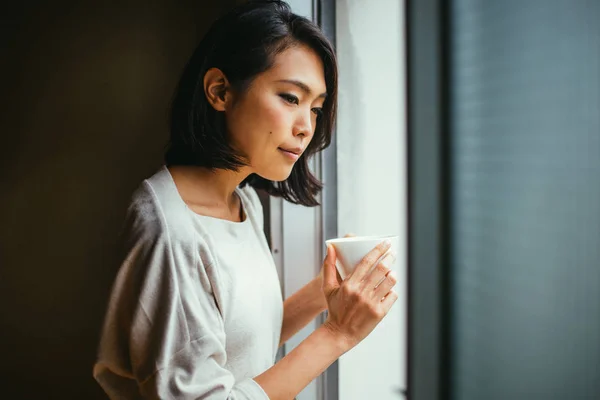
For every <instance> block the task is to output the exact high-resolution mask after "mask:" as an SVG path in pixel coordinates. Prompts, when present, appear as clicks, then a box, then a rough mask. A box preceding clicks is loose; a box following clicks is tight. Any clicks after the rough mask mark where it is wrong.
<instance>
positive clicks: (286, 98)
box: [279, 93, 323, 117]
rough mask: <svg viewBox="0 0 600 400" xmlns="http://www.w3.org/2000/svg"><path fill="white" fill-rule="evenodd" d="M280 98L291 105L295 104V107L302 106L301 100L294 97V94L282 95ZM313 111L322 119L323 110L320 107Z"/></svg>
mask: <svg viewBox="0 0 600 400" xmlns="http://www.w3.org/2000/svg"><path fill="white" fill-rule="evenodd" d="M279 97H281V98H282V99H283V100H284V101H285V102H286V103H289V104H293V105H296V106H297V105H298V104H300V100H298V97H296V96H294V95H293V94H289V93H281V94H280V95H279ZM311 111H312V112H313V113H314V114H315V115H316V116H317V117H322V116H323V109H322V108H319V107H315V108H312V109H311Z"/></svg>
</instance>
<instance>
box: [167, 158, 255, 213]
mask: <svg viewBox="0 0 600 400" xmlns="http://www.w3.org/2000/svg"><path fill="white" fill-rule="evenodd" d="M169 171H170V172H171V175H172V176H173V179H174V180H175V182H176V184H177V185H178V188H179V189H180V191H181V192H182V195H183V197H184V198H187V199H188V200H190V201H191V202H194V203H195V202H198V203H202V204H203V205H205V206H208V207H223V206H227V207H230V206H231V205H232V204H234V203H235V201H236V200H235V196H234V193H235V189H236V188H237V187H238V186H239V185H240V184H241V183H242V182H243V181H244V179H246V178H247V177H248V176H249V175H250V171H249V170H248V169H247V168H241V169H240V170H239V171H237V172H236V171H228V170H222V169H217V170H214V171H211V170H209V169H208V168H204V167H194V166H172V167H169Z"/></svg>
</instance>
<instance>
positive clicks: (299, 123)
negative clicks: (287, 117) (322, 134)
mask: <svg viewBox="0 0 600 400" xmlns="http://www.w3.org/2000/svg"><path fill="white" fill-rule="evenodd" d="M312 116H313V112H312V111H311V110H310V109H309V110H307V111H305V110H302V111H300V112H298V116H297V118H296V121H295V124H294V136H302V137H308V138H310V137H311V136H312V135H313V133H314V128H315V126H314V123H316V119H315V120H314V121H313V118H312Z"/></svg>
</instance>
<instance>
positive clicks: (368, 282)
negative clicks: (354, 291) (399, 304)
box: [364, 251, 396, 295]
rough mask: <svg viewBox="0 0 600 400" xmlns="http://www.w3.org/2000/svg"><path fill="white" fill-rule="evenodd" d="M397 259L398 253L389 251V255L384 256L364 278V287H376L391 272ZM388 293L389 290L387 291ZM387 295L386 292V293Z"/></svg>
mask: <svg viewBox="0 0 600 400" xmlns="http://www.w3.org/2000/svg"><path fill="white" fill-rule="evenodd" d="M394 261H396V255H395V254H394V253H393V252H391V251H388V253H387V255H386V256H385V257H383V260H381V261H380V262H379V263H378V264H377V266H375V268H373V270H372V271H371V273H369V274H368V275H367V277H366V278H365V280H364V287H365V288H369V289H375V287H376V286H377V285H379V283H380V282H381V280H382V279H384V278H385V277H386V275H387V274H388V273H389V272H390V268H391V267H392V265H393V264H394ZM386 293H387V292H386ZM384 295H385V293H384Z"/></svg>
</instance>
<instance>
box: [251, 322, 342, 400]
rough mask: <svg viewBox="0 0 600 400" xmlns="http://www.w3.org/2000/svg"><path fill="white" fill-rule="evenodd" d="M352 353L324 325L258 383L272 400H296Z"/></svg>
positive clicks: (261, 376)
mask: <svg viewBox="0 0 600 400" xmlns="http://www.w3.org/2000/svg"><path fill="white" fill-rule="evenodd" d="M348 349H349V346H348V345H347V344H346V343H344V342H343V341H342V340H341V339H340V338H339V337H337V336H336V335H334V334H333V333H332V332H331V331H330V330H328V329H327V328H326V327H325V325H321V326H320V327H319V328H317V329H316V330H315V331H314V332H312V333H311V334H310V335H309V336H308V337H307V338H306V339H305V340H304V341H302V342H301V343H300V344H299V345H298V346H296V347H295V348H294V349H293V350H292V351H291V352H290V353H289V354H288V355H286V356H285V357H283V358H282V359H281V360H280V361H279V362H278V363H277V364H275V365H274V366H273V367H271V368H269V369H268V370H266V371H265V372H264V373H262V374H261V375H259V376H257V377H256V378H254V380H255V381H256V382H257V383H258V384H259V385H260V386H261V387H262V388H263V390H264V391H265V392H266V393H267V395H268V396H269V399H271V400H292V399H293V398H294V397H295V396H296V395H298V393H300V391H302V389H304V388H305V387H306V386H307V385H308V384H309V383H310V382H311V381H312V380H313V379H315V378H316V377H317V376H319V375H320V374H321V373H323V371H325V370H326V369H327V367H329V366H330V365H331V364H332V363H333V362H334V361H335V360H337V359H338V358H339V357H340V356H341V355H342V354H344V353H345V352H346V351H347V350H348Z"/></svg>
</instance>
